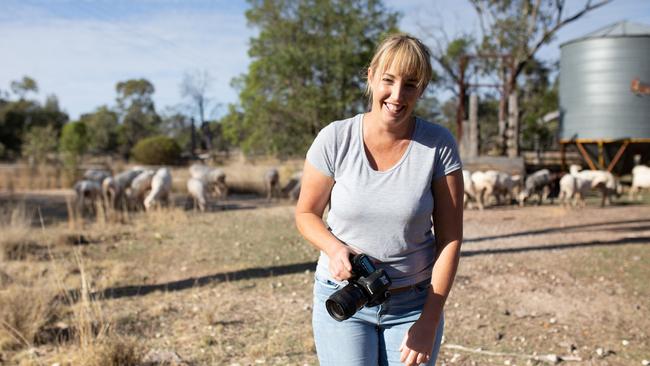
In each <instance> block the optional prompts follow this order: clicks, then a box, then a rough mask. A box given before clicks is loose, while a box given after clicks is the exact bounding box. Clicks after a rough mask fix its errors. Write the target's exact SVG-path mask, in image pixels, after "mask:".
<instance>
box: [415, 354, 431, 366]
mask: <svg viewBox="0 0 650 366" xmlns="http://www.w3.org/2000/svg"><path fill="white" fill-rule="evenodd" d="M428 358H429V355H427V354H426V353H418V357H417V364H418V365H419V364H421V363H425V362H427V361H428Z"/></svg>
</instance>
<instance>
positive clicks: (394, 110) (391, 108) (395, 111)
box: [384, 102, 406, 114]
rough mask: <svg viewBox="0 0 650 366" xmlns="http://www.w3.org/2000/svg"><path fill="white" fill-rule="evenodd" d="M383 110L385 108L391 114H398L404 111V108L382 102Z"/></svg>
mask: <svg viewBox="0 0 650 366" xmlns="http://www.w3.org/2000/svg"><path fill="white" fill-rule="evenodd" d="M384 108H386V110H387V111H388V112H390V113H391V114H399V113H401V112H402V111H403V110H404V109H406V106H405V105H397V104H392V103H386V102H384Z"/></svg>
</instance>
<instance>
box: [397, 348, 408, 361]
mask: <svg viewBox="0 0 650 366" xmlns="http://www.w3.org/2000/svg"><path fill="white" fill-rule="evenodd" d="M410 351H411V350H410V349H408V348H407V347H403V348H402V351H401V352H400V354H399V362H406V359H407V358H408V355H409V352H410Z"/></svg>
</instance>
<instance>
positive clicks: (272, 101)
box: [223, 0, 397, 155]
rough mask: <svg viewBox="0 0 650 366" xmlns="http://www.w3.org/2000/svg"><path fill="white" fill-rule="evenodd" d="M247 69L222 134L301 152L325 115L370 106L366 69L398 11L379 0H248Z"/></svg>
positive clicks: (245, 144) (259, 148)
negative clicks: (366, 95)
mask: <svg viewBox="0 0 650 366" xmlns="http://www.w3.org/2000/svg"><path fill="white" fill-rule="evenodd" d="M249 4H250V6H251V9H250V10H248V11H247V12H246V17H247V19H248V23H249V25H251V26H253V27H256V28H258V29H259V33H258V36H257V37H256V38H252V39H251V41H250V44H251V46H250V49H249V55H250V57H251V59H252V61H251V63H250V65H249V68H248V73H247V74H246V75H243V76H242V77H241V78H239V79H236V80H235V81H234V84H235V85H236V86H238V89H239V91H240V94H239V98H240V105H239V106H237V107H233V108H230V112H231V113H233V115H230V116H226V117H224V119H223V130H224V134H226V136H228V137H229V138H236V139H237V140H234V141H233V142H234V143H238V144H240V146H241V147H242V148H243V149H244V151H247V152H266V153H272V154H277V155H291V154H300V153H303V152H304V151H305V150H306V148H307V147H308V146H309V144H310V142H311V141H312V140H313V138H314V136H315V135H316V134H317V133H318V131H319V130H320V129H321V128H322V127H323V126H325V125H326V124H327V123H329V122H331V121H333V120H336V119H341V118H346V117H349V116H351V115H353V114H355V113H358V112H361V111H363V110H364V109H365V98H364V97H363V91H364V84H365V71H366V67H367V64H368V63H369V62H370V58H371V57H372V54H373V52H374V48H375V46H376V44H377V43H378V41H379V39H380V38H381V37H382V36H383V35H385V34H386V33H387V32H391V31H395V29H396V24H397V14H396V13H392V12H389V11H387V10H386V8H385V7H384V6H383V4H382V3H381V1H376V0H370V1H362V0H352V1H343V0H333V1H323V0H300V1H287V0H284V1H270V0H249Z"/></svg>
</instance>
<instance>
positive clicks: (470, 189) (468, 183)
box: [463, 169, 476, 207]
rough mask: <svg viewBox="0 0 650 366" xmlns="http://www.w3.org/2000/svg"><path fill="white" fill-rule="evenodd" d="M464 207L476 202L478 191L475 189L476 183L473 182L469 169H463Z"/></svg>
mask: <svg viewBox="0 0 650 366" xmlns="http://www.w3.org/2000/svg"><path fill="white" fill-rule="evenodd" d="M463 188H464V189H463V190H464V193H463V206H464V207H467V206H468V205H469V201H470V200H471V199H472V200H476V190H475V189H474V183H473V182H472V172H470V171H469V170H467V169H463Z"/></svg>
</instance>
